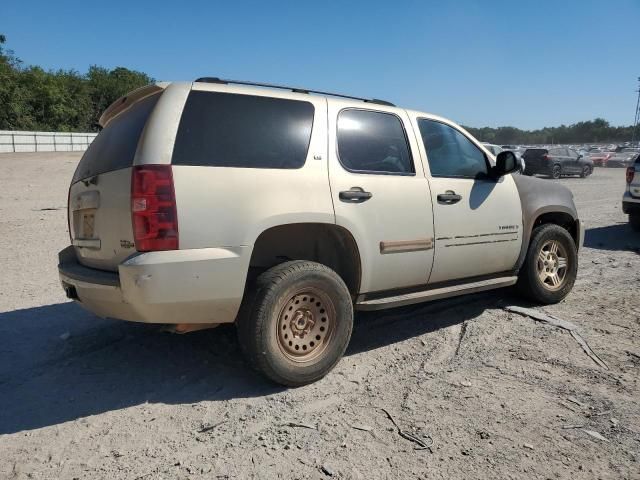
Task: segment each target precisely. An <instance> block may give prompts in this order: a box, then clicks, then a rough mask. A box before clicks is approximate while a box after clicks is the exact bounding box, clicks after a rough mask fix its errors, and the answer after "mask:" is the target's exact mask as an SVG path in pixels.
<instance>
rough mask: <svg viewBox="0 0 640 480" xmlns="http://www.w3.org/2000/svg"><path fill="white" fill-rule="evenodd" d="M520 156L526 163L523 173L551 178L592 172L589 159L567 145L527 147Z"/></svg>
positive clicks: (585, 175) (583, 175)
mask: <svg viewBox="0 0 640 480" xmlns="http://www.w3.org/2000/svg"><path fill="white" fill-rule="evenodd" d="M522 158H523V159H524V161H525V164H526V169H525V172H524V173H525V175H535V174H540V175H548V176H550V177H552V178H560V177H561V176H562V175H580V177H582V178H584V177H587V176H589V175H591V173H592V172H593V162H592V161H591V159H589V158H586V157H584V156H583V155H580V154H579V153H578V152H576V151H575V150H573V149H572V148H567V147H551V148H528V149H527V150H526V151H525V152H524V153H523V154H522Z"/></svg>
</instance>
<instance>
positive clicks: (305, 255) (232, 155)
mask: <svg viewBox="0 0 640 480" xmlns="http://www.w3.org/2000/svg"><path fill="white" fill-rule="evenodd" d="M100 124H101V125H102V126H103V130H102V131H101V133H100V134H99V135H98V137H97V138H96V139H95V141H94V142H93V143H92V144H91V146H90V147H89V149H88V150H87V152H86V153H85V155H84V156H83V158H82V160H81V161H80V163H79V165H78V167H77V170H76V172H75V175H74V177H73V180H72V183H71V187H70V189H69V212H68V213H69V232H70V237H71V246H69V247H68V248H66V249H65V250H63V251H62V252H60V255H59V271H60V278H61V281H62V285H63V287H64V289H65V291H66V293H67V296H68V297H69V298H72V299H74V300H76V301H77V302H78V303H80V304H81V305H82V306H84V307H85V308H87V309H88V310H90V311H92V312H94V313H95V314H97V315H99V316H102V317H111V318H116V319H122V320H130V321H136V322H153V323H164V324H175V325H177V327H176V328H177V329H178V330H180V331H190V330H195V329H199V328H203V327H209V326H213V325H217V324H221V323H230V322H236V323H237V326H238V333H239V339H240V344H241V345H242V347H243V350H244V351H245V353H246V356H247V358H248V360H249V361H250V363H252V364H253V365H254V366H255V367H256V368H258V369H259V370H260V371H262V372H263V373H265V374H266V375H267V376H268V377H270V378H271V379H273V380H275V381H276V382H279V383H282V384H285V385H302V384H305V383H309V382H312V381H315V380H317V379H319V378H321V377H322V376H323V375H325V374H326V373H327V372H328V371H329V370H330V369H331V368H332V367H333V366H334V365H335V364H336V363H337V362H338V361H339V359H340V358H341V356H342V355H343V353H344V351H345V349H346V347H347V344H348V342H349V338H350V335H351V329H352V325H353V310H354V308H355V309H361V310H372V309H381V308H388V307H394V306H399V305H407V304H411V303H417V302H423V301H428V300H434V299H439V298H445V297H451V296H455V295H461V294H465V293H472V292H478V291H482V290H488V289H493V288H499V287H506V286H510V285H514V284H516V283H517V284H518V286H519V287H520V289H521V291H522V292H524V293H525V294H527V295H528V296H529V297H530V298H532V299H534V300H536V301H538V302H543V303H552V302H558V301H560V300H561V299H562V298H564V297H565V296H566V295H567V294H568V293H569V291H570V290H571V288H572V286H573V283H574V280H575V277H576V272H577V266H578V265H577V250H578V248H579V247H580V245H581V243H582V238H583V227H582V224H581V222H580V221H579V219H578V215H577V212H576V209H575V206H574V203H573V199H572V195H571V193H570V192H569V190H568V189H566V188H564V187H562V186H560V185H556V184H552V183H549V182H545V181H544V180H540V179H534V178H529V177H524V176H520V175H510V173H511V172H513V171H515V170H516V169H517V165H516V159H515V157H514V155H513V154H512V153H511V152H503V153H500V154H499V155H498V156H497V157H496V158H495V159H494V157H493V156H492V155H491V154H490V153H489V152H488V151H487V150H486V149H485V148H484V147H483V146H482V145H481V144H480V143H479V142H478V141H477V140H475V139H474V138H473V137H472V136H471V135H469V134H468V133H467V132H466V131H465V130H464V129H462V128H461V127H459V126H458V125H456V124H454V123H452V122H450V121H448V120H446V119H443V118H440V117H436V116H433V115H429V114H426V113H422V112H417V111H412V110H405V109H402V108H398V107H395V106H394V105H392V104H390V103H388V102H384V101H381V100H367V99H361V98H354V97H347V96H343V95H336V94H328V93H323V92H315V91H309V90H305V89H299V88H290V87H279V86H271V85H264V84H248V83H243V82H232V81H226V80H220V79H217V78H204V79H200V80H198V81H196V82H190V83H171V84H156V85H150V86H147V87H144V88H142V89H139V90H136V91H134V92H132V93H131V94H129V95H127V96H126V97H123V98H121V99H119V100H118V101H116V102H115V103H114V104H113V105H111V106H110V107H109V108H108V109H107V111H105V112H104V114H103V115H102V117H101V119H100Z"/></svg>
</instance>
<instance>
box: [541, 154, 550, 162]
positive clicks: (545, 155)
mask: <svg viewBox="0 0 640 480" xmlns="http://www.w3.org/2000/svg"><path fill="white" fill-rule="evenodd" d="M542 159H543V160H545V161H548V160H549V154H548V153H545V154H544V155H542Z"/></svg>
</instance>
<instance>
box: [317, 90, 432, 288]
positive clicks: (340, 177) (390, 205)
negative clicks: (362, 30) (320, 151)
mask: <svg viewBox="0 0 640 480" xmlns="http://www.w3.org/2000/svg"><path fill="white" fill-rule="evenodd" d="M328 108H329V109H328V112H329V132H330V133H329V179H330V184H331V195H332V198H333V206H334V209H335V213H336V223H337V224H338V225H341V226H343V227H345V228H346V229H347V230H349V231H350V232H351V233H352V234H353V236H354V237H355V240H356V242H357V243H358V247H359V250H360V257H361V258H360V259H361V265H362V281H361V289H360V290H361V293H367V292H374V291H383V290H389V289H393V288H401V287H409V286H414V285H424V284H426V283H427V280H428V278H429V272H430V270H431V265H432V262H433V218H432V210H431V200H430V194H429V185H428V182H427V180H426V178H425V176H424V172H423V170H422V166H421V163H420V160H419V159H420V156H419V153H418V148H417V142H416V138H415V136H414V135H412V134H411V127H410V124H409V119H408V116H407V114H406V112H404V111H403V110H399V109H394V108H391V107H385V106H378V105H376V106H375V108H371V109H367V108H354V107H353V103H352V102H343V101H339V100H330V101H329V104H328Z"/></svg>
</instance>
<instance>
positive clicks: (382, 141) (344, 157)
mask: <svg viewBox="0 0 640 480" xmlns="http://www.w3.org/2000/svg"><path fill="white" fill-rule="evenodd" d="M338 156H339V158H340V163H341V164H342V166H343V167H345V168H346V169H347V170H349V171H352V172H359V173H389V174H393V173H395V174H405V175H406V174H413V173H414V172H415V170H414V168H413V160H412V158H411V153H410V151H409V145H408V144H407V138H406V135H405V132H404V128H403V127H402V122H401V120H400V119H399V118H398V117H397V116H395V115H393V114H390V113H383V112H373V111H368V110H355V109H349V110H343V111H341V112H340V114H339V115H338Z"/></svg>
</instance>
